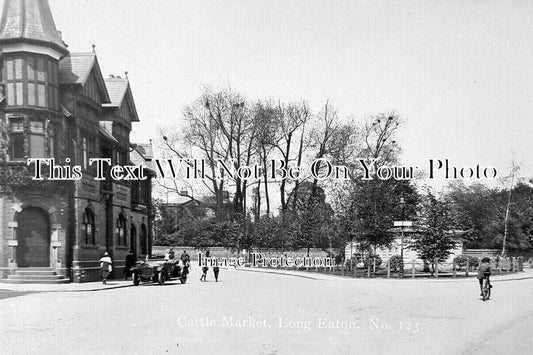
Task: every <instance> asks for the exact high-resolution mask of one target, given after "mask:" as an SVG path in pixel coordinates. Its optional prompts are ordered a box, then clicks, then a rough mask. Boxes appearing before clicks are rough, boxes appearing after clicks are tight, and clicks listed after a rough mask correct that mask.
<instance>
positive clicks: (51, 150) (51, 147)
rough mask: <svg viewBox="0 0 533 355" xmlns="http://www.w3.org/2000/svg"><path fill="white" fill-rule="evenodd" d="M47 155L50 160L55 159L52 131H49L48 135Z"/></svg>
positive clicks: (54, 133)
mask: <svg viewBox="0 0 533 355" xmlns="http://www.w3.org/2000/svg"><path fill="white" fill-rule="evenodd" d="M48 153H49V156H50V158H55V157H56V156H57V154H56V132H55V131H54V130H53V129H50V130H49V135H48Z"/></svg>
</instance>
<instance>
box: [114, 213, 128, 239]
mask: <svg viewBox="0 0 533 355" xmlns="http://www.w3.org/2000/svg"><path fill="white" fill-rule="evenodd" d="M116 233H117V238H118V245H120V246H126V217H124V215H123V214H122V213H121V214H119V216H118V219H117V229H116Z"/></svg>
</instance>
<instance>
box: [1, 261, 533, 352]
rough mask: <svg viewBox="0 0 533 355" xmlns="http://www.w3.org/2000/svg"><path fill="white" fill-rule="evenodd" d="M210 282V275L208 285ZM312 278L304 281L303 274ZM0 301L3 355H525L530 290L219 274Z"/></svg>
mask: <svg viewBox="0 0 533 355" xmlns="http://www.w3.org/2000/svg"><path fill="white" fill-rule="evenodd" d="M209 276H210V277H211V280H212V274H210V275H209ZM311 276H312V275H311ZM198 277H199V274H198V270H193V274H192V277H191V280H190V281H191V282H190V283H187V284H185V285H181V284H178V283H171V284H167V285H165V286H158V285H152V284H145V285H142V286H139V287H127V288H118V289H113V290H106V291H91V292H64V293H63V292H40V293H35V294H30V295H26V296H24V297H13V298H7V299H2V300H0V345H1V348H2V353H6V354H26V353H31V354H34V353H35V354H95V353H98V354H116V353H122V354H165V353H169V354H187V355H189V354H264V355H267V354H268V355H272V354H410V355H412V354H424V355H426V354H477V353H483V354H501V353H505V354H528V353H531V351H530V349H533V341H532V339H533V337H531V336H530V335H529V331H530V327H531V325H532V324H533V303H532V302H531V301H530V298H531V295H532V294H533V280H532V279H526V280H516V281H506V282H497V281H496V282H494V289H493V291H494V297H493V298H492V299H491V300H490V301H487V302H483V301H481V300H480V299H479V297H478V295H479V293H478V286H477V284H476V281H475V280H456V281H453V280H448V281H441V280H405V281H400V280H393V279H390V280H386V279H378V280H364V279H355V280H354V279H340V278H335V277H320V279H312V278H303V277H294V276H288V275H276V274H271V273H256V272H245V271H231V272H230V271H228V270H222V271H221V282H218V283H215V282H212V281H211V282H206V283H201V282H199V281H198Z"/></svg>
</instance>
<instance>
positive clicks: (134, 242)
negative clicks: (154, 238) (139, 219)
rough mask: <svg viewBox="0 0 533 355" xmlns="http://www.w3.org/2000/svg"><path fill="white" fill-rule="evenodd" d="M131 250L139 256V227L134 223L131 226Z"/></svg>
mask: <svg viewBox="0 0 533 355" xmlns="http://www.w3.org/2000/svg"><path fill="white" fill-rule="evenodd" d="M130 251H131V252H132V253H133V255H134V256H135V257H137V229H136V228H135V225H133V224H132V225H131V228H130Z"/></svg>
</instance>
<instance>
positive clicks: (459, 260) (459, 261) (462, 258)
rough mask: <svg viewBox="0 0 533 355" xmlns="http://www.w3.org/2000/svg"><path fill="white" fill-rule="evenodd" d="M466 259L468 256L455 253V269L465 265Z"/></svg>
mask: <svg viewBox="0 0 533 355" xmlns="http://www.w3.org/2000/svg"><path fill="white" fill-rule="evenodd" d="M467 260H468V256H466V255H463V254H461V255H457V256H456V257H455V265H456V266H457V270H461V268H463V267H465V266H466V261H467Z"/></svg>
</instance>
